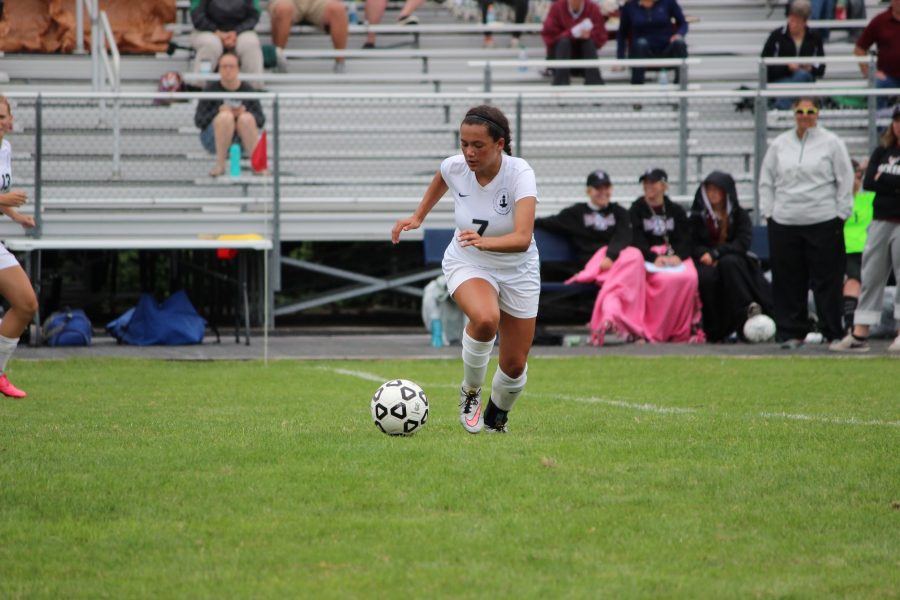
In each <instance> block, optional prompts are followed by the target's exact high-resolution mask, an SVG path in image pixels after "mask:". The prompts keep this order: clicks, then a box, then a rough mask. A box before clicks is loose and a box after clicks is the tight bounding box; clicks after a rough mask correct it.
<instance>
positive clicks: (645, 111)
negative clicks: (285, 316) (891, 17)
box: [0, 57, 900, 290]
mask: <svg viewBox="0 0 900 600" xmlns="http://www.w3.org/2000/svg"><path fill="white" fill-rule="evenodd" d="M856 60H860V59H859V58H858V57H857V59H856ZM579 87H580V86H573V87H572V88H567V89H564V90H562V89H557V88H552V87H549V86H548V87H547V88H546V89H544V90H542V91H536V92H529V93H511V92H498V91H496V90H495V91H491V92H483V91H480V92H474V93H459V94H432V93H421V94H409V93H396V94H377V95H373V94H370V93H355V94H287V93H283V94H274V93H255V94H227V95H224V94H212V93H196V94H175V93H169V94H161V93H153V94H146V93H144V94H137V93H112V92H106V93H93V92H86V93H43V94H33V93H14V92H11V93H9V94H8V97H9V98H10V100H11V102H12V104H13V113H14V115H15V119H16V121H15V123H16V130H15V131H14V132H13V133H12V134H11V135H10V136H9V139H10V141H11V142H12V144H13V149H14V152H13V161H14V164H13V167H14V168H13V172H14V181H13V185H14V186H15V187H16V188H24V189H25V190H26V191H27V192H29V197H30V199H31V200H32V206H33V210H34V217H35V220H36V223H37V227H36V228H35V230H34V231H33V232H32V233H31V235H33V236H34V237H37V238H40V237H47V236H75V237H77V236H95V237H96V236H103V235H111V236H119V237H121V236H123V235H125V236H127V235H135V236H141V235H146V236H151V235H175V234H178V235H181V236H190V235H203V236H210V235H212V236H214V235H217V234H223V233H226V234H234V233H256V234H259V235H262V236H264V237H266V238H269V239H271V240H272V241H273V257H272V261H270V264H272V265H278V264H279V261H280V258H281V257H280V252H281V242H282V240H289V241H298V240H309V239H317V240H326V239H331V240H349V239H386V235H387V232H388V231H389V230H390V223H391V222H392V221H393V220H394V219H396V218H398V217H400V216H402V215H403V214H405V213H407V212H409V211H411V210H412V209H413V208H414V207H415V205H416V203H417V202H418V200H419V199H420V198H421V194H422V193H423V191H424V190H425V188H426V187H427V185H428V181H430V179H431V176H432V175H433V174H434V172H435V170H436V169H437V168H438V165H439V164H440V160H441V159H442V158H443V157H446V156H449V155H452V154H454V153H456V152H458V139H457V137H458V125H459V122H460V121H461V119H462V117H463V116H464V114H465V111H466V110H467V109H468V108H469V107H471V106H473V105H476V104H481V103H483V102H485V101H488V102H491V103H493V104H495V105H496V106H498V107H499V108H501V109H502V110H503V111H504V112H505V113H506V114H507V116H508V117H509V119H510V123H511V124H512V129H513V132H512V133H513V140H514V142H513V143H514V153H515V154H517V155H519V156H522V157H523V158H525V159H526V160H528V161H529V162H530V163H531V164H532V166H533V167H534V168H535V171H536V174H537V177H538V182H539V186H540V188H539V189H540V193H541V200H542V202H541V206H540V207H539V210H540V211H543V212H542V214H544V213H549V212H554V211H556V210H558V209H559V208H560V207H561V206H563V205H565V204H569V203H571V202H574V201H576V200H578V199H580V198H582V197H583V194H584V177H585V176H586V173H588V172H590V171H591V170H593V169H596V168H598V167H602V168H605V169H606V170H607V171H609V172H610V173H611V174H612V176H613V182H614V184H615V190H614V197H615V198H616V199H617V200H618V201H620V202H623V203H624V202H628V201H629V199H633V198H635V197H637V196H638V195H639V194H640V193H641V190H640V184H639V183H638V175H639V174H640V173H641V172H642V171H643V170H644V169H645V168H647V167H648V166H660V167H662V168H665V169H666V170H667V171H668V172H669V174H670V185H671V193H672V194H673V195H678V196H679V198H680V199H683V200H684V201H689V200H690V198H691V197H692V194H693V192H694V190H695V189H696V186H697V185H698V184H699V182H700V181H702V180H703V178H704V177H705V175H706V174H708V172H709V171H711V170H713V169H718V170H724V171H728V172H730V173H732V174H733V175H734V176H735V179H736V181H737V182H738V189H739V196H740V197H741V198H742V199H743V201H744V203H749V202H748V200H749V199H750V198H753V207H754V208H758V200H757V197H756V185H755V182H756V177H757V174H758V171H759V165H760V163H761V161H762V158H763V155H764V153H765V150H766V148H767V145H768V141H769V140H770V139H771V138H773V137H774V136H775V135H777V134H779V133H781V132H783V131H786V130H789V129H791V128H792V127H794V118H793V114H792V113H791V112H790V111H778V110H770V109H769V106H768V101H769V100H770V99H774V98H782V97H796V96H799V95H816V96H819V97H836V96H842V97H855V98H864V99H867V100H866V101H867V103H868V104H867V107H871V106H877V101H878V98H887V97H891V96H896V95H898V94H900V89H870V88H865V87H863V88H861V87H826V86H822V85H816V86H807V87H806V88H804V89H794V88H778V87H775V86H769V87H766V86H760V89H757V90H722V91H704V90H699V91H694V90H691V89H684V85H683V84H681V85H680V86H678V87H676V86H674V85H671V86H669V88H668V89H665V90H663V89H660V87H659V86H655V87H654V86H650V85H648V86H644V87H643V89H638V87H637V86H636V87H627V89H621V88H619V86H613V85H609V86H597V87H580V89H579ZM617 88H619V89H617ZM216 97H219V98H223V99H256V100H259V101H260V102H261V103H262V104H263V111H264V113H265V114H266V126H265V129H266V131H267V133H268V142H269V145H268V159H269V162H268V166H269V170H270V172H271V173H270V174H265V175H257V174H251V173H250V170H249V168H248V165H247V163H248V160H247V159H246V158H244V159H243V161H242V163H243V166H244V170H243V172H242V174H241V175H240V176H239V177H229V176H227V175H226V176H221V177H218V178H213V177H210V176H208V175H207V172H208V171H209V169H210V167H211V166H212V165H213V160H214V159H213V157H212V156H211V155H209V154H207V153H206V152H204V151H203V149H202V147H201V145H200V141H199V130H198V129H197V128H196V127H195V126H194V122H193V116H194V111H195V106H196V102H197V101H199V100H200V99H207V98H216ZM110 103H112V104H113V105H116V106H119V107H120V110H121V115H122V122H121V123H120V124H119V126H118V127H117V126H115V124H111V123H109V122H107V121H106V120H105V119H104V115H105V114H106V113H107V112H108V111H106V110H105V109H104V106H105V105H107V104H110ZM751 107H752V109H753V111H751V110H750V108H751ZM736 108H739V109H744V110H743V111H736ZM889 121H890V117H889V116H888V113H886V112H882V111H879V110H875V111H872V110H870V109H869V108H866V109H865V110H862V109H841V108H836V109H828V108H826V109H825V110H823V111H822V113H821V114H820V124H822V125H823V126H826V127H828V128H830V129H832V130H833V131H835V132H836V133H837V134H838V135H840V136H841V137H842V139H844V140H845V142H846V143H847V145H848V148H849V149H850V152H851V155H853V156H855V157H858V158H863V157H865V156H868V154H869V153H870V152H871V151H872V149H873V146H874V143H873V136H872V133H871V132H872V131H875V132H876V134H877V132H878V130H879V129H880V128H883V127H884V126H886V125H887V124H888V123H889ZM250 150H251V149H248V150H247V151H248V153H249V152H250ZM119 154H120V155H119ZM116 156H119V164H118V165H117V164H116ZM29 175H30V176H29ZM754 215H757V217H756V218H757V220H758V210H757V211H754ZM431 221H432V225H435V224H437V225H440V226H450V225H451V224H452V215H451V213H450V211H449V209H445V207H442V208H441V209H440V210H439V211H438V212H436V213H435V214H434V215H433V216H432V219H431ZM21 235H23V233H22V231H21V229H20V228H17V227H14V226H12V225H10V224H8V223H5V224H2V225H0V236H3V237H4V238H11V237H16V236H21ZM279 277H280V270H279V269H277V268H276V269H274V270H273V271H272V272H271V281H272V282H273V289H274V290H278V289H280V286H281V282H280V280H279Z"/></svg>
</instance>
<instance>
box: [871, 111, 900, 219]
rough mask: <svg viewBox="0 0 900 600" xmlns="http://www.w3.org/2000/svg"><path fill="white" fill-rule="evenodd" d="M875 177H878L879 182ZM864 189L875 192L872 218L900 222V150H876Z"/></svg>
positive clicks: (895, 148) (894, 148)
mask: <svg viewBox="0 0 900 600" xmlns="http://www.w3.org/2000/svg"><path fill="white" fill-rule="evenodd" d="M888 127H890V125H888ZM879 173H880V175H878V174H879ZM875 175H878V181H876V180H875ZM863 189H866V190H869V191H871V192H875V200H874V201H873V202H872V209H873V214H872V218H875V219H879V220H882V221H884V220H892V221H894V220H900V148H898V147H897V146H893V147H892V148H885V147H884V146H881V145H879V146H878V147H877V148H875V151H874V152H872V156H871V157H870V158H869V167H868V168H867V169H866V176H865V178H864V179H863Z"/></svg>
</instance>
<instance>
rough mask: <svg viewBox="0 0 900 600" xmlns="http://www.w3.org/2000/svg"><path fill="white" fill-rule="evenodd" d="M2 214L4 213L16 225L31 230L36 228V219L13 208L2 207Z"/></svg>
mask: <svg viewBox="0 0 900 600" xmlns="http://www.w3.org/2000/svg"><path fill="white" fill-rule="evenodd" d="M0 212H2V213H3V214H4V215H6V216H7V217H9V218H10V219H12V220H13V221H14V222H15V223H18V224H19V225H21V226H22V227H24V228H25V229H31V228H32V227H34V217H32V216H30V215H23V214H22V213H20V212H18V211H17V210H16V209H14V208H12V207H11V206H0Z"/></svg>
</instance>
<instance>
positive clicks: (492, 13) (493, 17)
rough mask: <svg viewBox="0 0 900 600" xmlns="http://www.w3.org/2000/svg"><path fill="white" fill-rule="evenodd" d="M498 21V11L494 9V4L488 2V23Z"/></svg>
mask: <svg viewBox="0 0 900 600" xmlns="http://www.w3.org/2000/svg"><path fill="white" fill-rule="evenodd" d="M496 22H497V13H496V12H495V11H494V5H493V4H488V7H487V24H488V25H493V24H494V23H496Z"/></svg>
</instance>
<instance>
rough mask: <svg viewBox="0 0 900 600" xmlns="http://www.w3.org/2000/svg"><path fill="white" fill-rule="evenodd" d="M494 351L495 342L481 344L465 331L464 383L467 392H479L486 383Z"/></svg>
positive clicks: (463, 343) (463, 350) (463, 342)
mask: <svg viewBox="0 0 900 600" xmlns="http://www.w3.org/2000/svg"><path fill="white" fill-rule="evenodd" d="M493 349H494V340H491V341H489V342H479V341H478V340H476V339H474V338H472V337H471V336H469V334H468V332H466V331H463V338H462V360H463V382H462V385H463V387H464V388H466V389H467V390H477V389H478V388H480V387H481V386H482V384H483V383H484V376H485V374H487V366H488V363H489V362H490V360H491V350H493Z"/></svg>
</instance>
